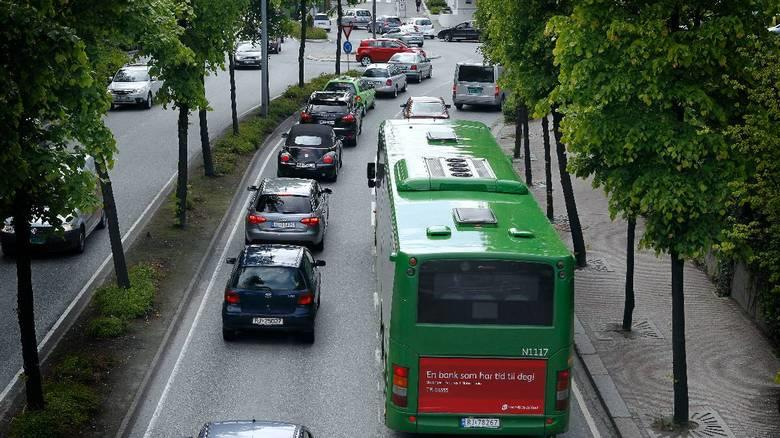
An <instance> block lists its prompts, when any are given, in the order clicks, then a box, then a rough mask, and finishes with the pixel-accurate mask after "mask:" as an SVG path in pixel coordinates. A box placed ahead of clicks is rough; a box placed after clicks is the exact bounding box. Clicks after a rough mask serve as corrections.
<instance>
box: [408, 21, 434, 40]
mask: <svg viewBox="0 0 780 438" xmlns="http://www.w3.org/2000/svg"><path fill="white" fill-rule="evenodd" d="M406 23H407V24H409V25H411V26H415V27H416V28H417V31H419V32H422V34H423V35H425V38H430V39H434V38H436V30H435V29H434V28H433V22H431V19H430V18H428V17H414V18H410V19H408V20H407V21H406Z"/></svg>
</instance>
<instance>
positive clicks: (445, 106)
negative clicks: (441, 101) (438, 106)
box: [444, 104, 452, 109]
mask: <svg viewBox="0 0 780 438" xmlns="http://www.w3.org/2000/svg"><path fill="white" fill-rule="evenodd" d="M444 108H447V109H450V108H452V105H450V104H445V105H444Z"/></svg>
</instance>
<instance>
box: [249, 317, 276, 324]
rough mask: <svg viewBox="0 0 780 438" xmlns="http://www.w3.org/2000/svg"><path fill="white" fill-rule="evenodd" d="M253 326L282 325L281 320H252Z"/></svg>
mask: <svg viewBox="0 0 780 438" xmlns="http://www.w3.org/2000/svg"><path fill="white" fill-rule="evenodd" d="M252 324H254V325H284V319H282V318H252Z"/></svg>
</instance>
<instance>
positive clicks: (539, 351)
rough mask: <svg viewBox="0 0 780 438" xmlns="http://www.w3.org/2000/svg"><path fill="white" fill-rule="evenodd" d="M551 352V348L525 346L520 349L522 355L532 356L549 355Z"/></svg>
mask: <svg viewBox="0 0 780 438" xmlns="http://www.w3.org/2000/svg"><path fill="white" fill-rule="evenodd" d="M549 352H550V349H549V348H523V349H521V350H520V355H521V356H532V357H547V353H549Z"/></svg>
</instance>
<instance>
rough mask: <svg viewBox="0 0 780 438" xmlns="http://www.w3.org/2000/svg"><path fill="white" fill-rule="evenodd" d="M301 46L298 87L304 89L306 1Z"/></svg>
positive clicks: (302, 19) (303, 12) (303, 5)
mask: <svg viewBox="0 0 780 438" xmlns="http://www.w3.org/2000/svg"><path fill="white" fill-rule="evenodd" d="M300 8H301V10H300V13H301V45H300V46H299V47H298V86H299V87H301V88H303V85H304V82H303V64H304V62H303V61H304V59H303V56H304V53H305V51H306V0H301V6H300Z"/></svg>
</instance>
